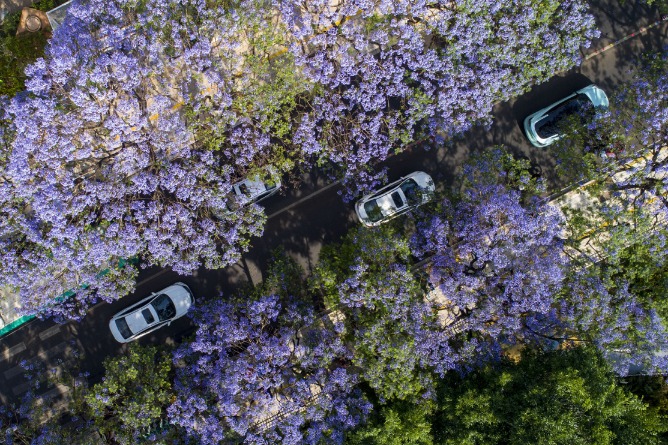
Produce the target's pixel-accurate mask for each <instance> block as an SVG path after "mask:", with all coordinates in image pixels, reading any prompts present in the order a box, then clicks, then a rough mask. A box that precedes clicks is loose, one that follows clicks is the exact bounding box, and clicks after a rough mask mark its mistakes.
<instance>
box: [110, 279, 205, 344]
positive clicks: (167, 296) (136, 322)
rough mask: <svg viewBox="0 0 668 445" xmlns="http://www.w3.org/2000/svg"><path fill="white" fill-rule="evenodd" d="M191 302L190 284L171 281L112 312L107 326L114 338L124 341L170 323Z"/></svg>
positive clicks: (180, 315) (184, 311)
mask: <svg viewBox="0 0 668 445" xmlns="http://www.w3.org/2000/svg"><path fill="white" fill-rule="evenodd" d="M193 303H194V298H193V294H192V292H191V291H190V288H189V287H188V286H186V285H185V284H183V283H174V284H172V285H171V286H169V287H166V288H165V289H163V290H161V291H159V292H153V293H152V294H151V295H149V296H148V297H146V298H144V299H143V300H141V301H140V302H138V303H135V304H133V305H132V306H130V307H129V308H127V309H124V310H122V311H121V312H119V313H118V314H116V315H114V316H113V317H112V318H111V321H109V329H111V333H112V334H113V335H114V338H115V339H116V340H117V341H119V342H120V343H127V342H130V341H132V340H136V339H138V338H139V337H141V336H143V335H146V334H148V333H149V332H153V331H155V330H156V329H160V328H161V327H163V326H166V325H169V324H171V322H172V321H174V320H176V319H177V318H179V317H182V316H184V315H185V314H186V312H188V310H189V309H190V307H191V306H192V305H193Z"/></svg>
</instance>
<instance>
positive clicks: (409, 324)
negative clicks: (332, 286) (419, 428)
mask: <svg viewBox="0 0 668 445" xmlns="http://www.w3.org/2000/svg"><path fill="white" fill-rule="evenodd" d="M351 269H352V274H351V276H350V277H349V278H348V279H346V280H345V281H344V282H343V283H341V285H340V290H339V308H340V309H339V310H340V311H341V312H342V313H344V314H345V317H346V319H345V324H346V333H347V335H346V338H347V339H348V342H349V343H350V344H351V345H353V347H354V357H353V363H354V364H355V366H356V367H357V368H358V369H359V373H360V377H361V378H363V379H364V380H365V381H366V382H367V383H368V384H369V385H370V386H371V387H372V388H373V389H374V391H375V393H376V394H377V395H378V396H379V397H380V400H381V401H382V402H385V401H387V400H391V399H401V400H413V401H416V400H420V399H421V398H422V397H431V396H433V389H434V380H433V378H434V372H436V373H438V374H440V375H441V376H443V375H444V374H445V372H446V371H448V370H449V369H452V368H454V367H455V365H454V363H455V362H456V354H455V352H454V350H452V349H451V348H450V344H449V342H448V340H449V339H450V337H451V334H450V333H449V332H448V331H447V330H444V329H442V327H441V326H439V324H438V322H437V317H436V312H435V311H434V310H432V307H431V305H429V304H428V303H427V302H426V301H425V299H424V295H425V291H424V288H423V286H421V285H420V283H419V282H418V281H417V280H416V278H415V276H414V275H413V274H412V273H411V272H410V271H408V270H407V269H406V268H405V266H402V265H399V264H396V265H394V266H393V267H392V268H391V269H390V270H386V271H384V272H380V273H373V272H371V273H370V268H369V267H368V266H367V265H365V264H364V263H362V262H360V263H358V264H356V265H355V266H353V267H352V268H351Z"/></svg>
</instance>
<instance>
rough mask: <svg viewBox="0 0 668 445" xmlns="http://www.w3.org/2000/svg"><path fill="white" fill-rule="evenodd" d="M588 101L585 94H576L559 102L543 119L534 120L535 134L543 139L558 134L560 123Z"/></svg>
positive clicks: (575, 113)
mask: <svg viewBox="0 0 668 445" xmlns="http://www.w3.org/2000/svg"><path fill="white" fill-rule="evenodd" d="M589 103H591V101H590V100H589V98H588V97H587V96H585V95H584V94H577V95H575V96H574V97H572V98H570V99H568V100H567V101H566V102H564V103H562V104H559V105H558V106H557V107H556V108H553V109H552V110H550V111H548V112H547V115H546V116H545V117H544V118H543V119H541V120H539V121H538V122H536V134H538V136H539V137H541V138H543V139H547V138H549V137H552V136H556V135H558V134H560V133H561V129H560V128H559V126H560V124H561V123H562V122H563V121H564V120H565V119H568V118H569V117H570V116H574V115H577V114H578V112H579V111H580V110H581V109H582V108H583V107H584V106H586V105H587V104H589Z"/></svg>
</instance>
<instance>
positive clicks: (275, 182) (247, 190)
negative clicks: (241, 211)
mask: <svg viewBox="0 0 668 445" xmlns="http://www.w3.org/2000/svg"><path fill="white" fill-rule="evenodd" d="M267 170H268V173H269V178H270V179H268V180H263V179H262V178H260V175H255V176H254V177H252V178H246V179H244V180H243V181H239V182H237V183H236V184H234V185H233V186H232V193H231V194H230V197H229V199H228V200H227V207H228V209H229V211H231V212H233V211H235V210H237V209H238V208H239V207H243V206H246V205H249V204H252V203H254V202H259V201H262V200H263V199H265V198H268V197H270V196H271V195H273V194H275V193H276V192H278V190H279V189H280V188H281V179H280V177H279V176H278V175H277V174H276V172H275V171H274V170H273V169H272V168H268V169H267Z"/></svg>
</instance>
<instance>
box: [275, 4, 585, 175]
mask: <svg viewBox="0 0 668 445" xmlns="http://www.w3.org/2000/svg"><path fill="white" fill-rule="evenodd" d="M275 4H276V6H277V8H278V9H279V10H280V12H281V16H282V20H283V21H284V22H285V23H286V24H287V26H288V29H289V30H290V32H291V33H292V34H293V35H294V37H295V39H296V40H295V41H294V42H293V43H292V44H291V45H290V51H291V53H292V54H293V55H294V58H295V62H296V64H297V66H298V67H299V68H300V69H302V70H303V72H304V73H305V76H306V77H307V78H308V79H311V80H312V81H313V82H315V83H316V84H318V85H321V86H323V87H324V91H326V94H324V95H318V96H316V97H315V98H314V99H313V102H312V103H309V104H308V107H307V111H306V112H305V113H304V114H303V115H302V116H301V117H300V119H301V120H300V122H299V127H298V128H296V130H295V133H294V140H295V142H296V143H297V144H299V145H300V146H301V147H302V150H303V151H304V153H307V154H310V155H314V156H317V157H319V158H324V159H328V160H331V161H334V162H336V163H339V164H340V165H342V166H343V168H344V169H346V170H347V171H348V175H351V176H353V175H356V174H357V171H358V170H360V169H364V168H365V166H369V165H373V164H374V163H376V162H378V161H380V160H383V159H385V158H386V157H387V156H388V155H390V154H392V153H394V152H396V151H400V150H401V149H402V147H403V146H405V145H406V144H407V143H409V142H411V141H413V140H414V139H415V138H416V137H422V136H425V135H432V136H434V135H435V134H436V132H439V134H443V133H445V134H452V133H457V132H461V131H465V130H466V129H468V128H470V127H471V126H472V125H473V124H474V123H475V122H478V121H482V122H486V121H488V120H489V119H490V111H491V109H492V105H493V104H494V103H495V102H497V101H503V100H507V99H509V98H510V97H513V96H515V95H518V94H521V93H522V92H524V91H526V90H527V88H529V86H530V85H531V84H532V83H533V82H542V81H544V80H545V79H547V78H549V77H550V76H552V75H553V74H554V73H555V72H557V71H560V70H564V69H567V68H569V67H571V66H573V65H575V64H576V63H578V62H579V60H580V48H581V46H583V45H584V46H586V45H588V44H589V41H590V40H591V38H592V37H595V36H596V35H597V32H596V31H595V30H594V20H593V17H592V16H591V15H589V14H588V13H587V12H586V8H585V5H584V4H583V3H582V2H578V1H570V0H569V1H565V2H564V1H549V2H547V3H545V2H536V1H533V0H522V1H519V2H498V1H494V0H478V1H474V2H451V1H448V0H438V1H432V2H425V1H417V2H416V1H407V0H401V1H385V0H373V1H366V0H345V1H340V2H335V3H333V2H331V1H329V0H303V1H294V0H278V1H276V2H275ZM426 123H428V124H426ZM357 186H358V187H360V186H362V187H363V185H361V184H358V185H357Z"/></svg>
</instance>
